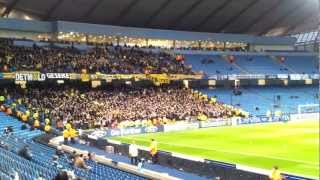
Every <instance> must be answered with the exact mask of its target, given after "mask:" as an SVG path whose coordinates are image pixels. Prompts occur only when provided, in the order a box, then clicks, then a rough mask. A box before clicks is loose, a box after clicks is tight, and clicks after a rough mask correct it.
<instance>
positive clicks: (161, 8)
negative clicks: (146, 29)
mask: <svg viewBox="0 0 320 180" xmlns="http://www.w3.org/2000/svg"><path fill="white" fill-rule="evenodd" d="M170 2H171V0H167V1H165V2H164V3H162V4H161V6H160V7H159V8H158V9H157V10H156V11H155V12H154V13H153V14H151V16H150V17H149V18H148V20H147V21H146V22H145V23H144V26H149V25H150V24H151V23H152V21H153V20H154V18H156V17H157V16H158V15H159V14H160V13H161V11H162V10H163V9H165V8H166V7H167V6H168V5H169V4H170Z"/></svg>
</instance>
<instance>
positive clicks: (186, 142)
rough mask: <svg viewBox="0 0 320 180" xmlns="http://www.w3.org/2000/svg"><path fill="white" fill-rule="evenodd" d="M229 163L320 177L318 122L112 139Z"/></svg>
mask: <svg viewBox="0 0 320 180" xmlns="http://www.w3.org/2000/svg"><path fill="white" fill-rule="evenodd" d="M151 138H154V139H156V140H157V141H158V145H159V149H161V150H165V151H170V152H177V153H183V154H186V155H192V156H195V157H202V158H207V159H211V160H218V161H223V162H229V163H237V164H241V165H246V166H251V167H256V168H263V169H268V170H269V169H271V168H272V167H273V166H274V165H277V166H279V167H280V169H281V170H282V171H285V172H290V173H294V174H300V175H306V176H314V177H318V176H319V124H318V121H303V122H288V123H268V124H255V125H243V126H233V127H215V128H206V129H196V130H188V131H182V132H181V131H180V132H169V133H153V134H143V135H131V136H125V137H116V138H113V139H114V140H118V141H121V142H126V143H131V142H132V140H135V141H136V143H137V144H139V145H142V146H149V143H150V139H151Z"/></svg>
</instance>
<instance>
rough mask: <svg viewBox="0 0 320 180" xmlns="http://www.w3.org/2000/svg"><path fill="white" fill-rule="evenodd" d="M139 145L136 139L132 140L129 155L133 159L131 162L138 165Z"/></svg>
mask: <svg viewBox="0 0 320 180" xmlns="http://www.w3.org/2000/svg"><path fill="white" fill-rule="evenodd" d="M138 153H139V150H138V147H137V145H136V143H135V141H133V142H132V144H130V146H129V156H130V159H131V164H134V165H137V164H138Z"/></svg>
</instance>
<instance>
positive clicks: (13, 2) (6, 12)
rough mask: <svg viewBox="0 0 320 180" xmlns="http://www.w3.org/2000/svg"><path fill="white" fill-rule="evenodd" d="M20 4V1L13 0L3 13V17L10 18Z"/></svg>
mask: <svg viewBox="0 0 320 180" xmlns="http://www.w3.org/2000/svg"><path fill="white" fill-rule="evenodd" d="M18 2H19V0H13V1H12V2H11V3H10V4H9V5H8V6H6V9H5V10H4V11H3V13H1V17H5V16H8V15H9V14H10V12H11V11H12V9H13V8H14V7H15V6H16V5H17V4H18Z"/></svg>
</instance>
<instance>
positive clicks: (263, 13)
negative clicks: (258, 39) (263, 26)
mask: <svg viewBox="0 0 320 180" xmlns="http://www.w3.org/2000/svg"><path fill="white" fill-rule="evenodd" d="M283 2H285V0H278V2H277V3H275V4H274V5H273V6H271V7H270V8H269V9H267V10H266V12H261V15H260V16H258V17H257V18H255V19H254V20H253V21H252V23H250V24H248V25H247V26H246V27H244V28H242V29H241V30H240V31H239V32H237V33H246V32H247V31H249V29H250V28H251V27H252V26H254V25H255V24H257V23H258V22H260V20H261V19H263V18H265V17H266V16H267V15H269V14H270V13H271V11H273V10H274V9H275V8H276V7H278V6H280V5H281V4H282V3H283Z"/></svg>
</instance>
